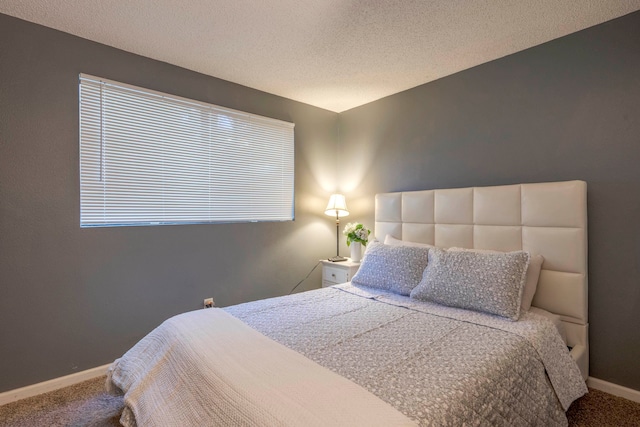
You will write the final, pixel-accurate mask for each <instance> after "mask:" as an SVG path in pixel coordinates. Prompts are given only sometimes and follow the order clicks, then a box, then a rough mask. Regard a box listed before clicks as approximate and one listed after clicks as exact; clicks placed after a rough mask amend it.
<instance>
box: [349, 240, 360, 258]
mask: <svg viewBox="0 0 640 427" xmlns="http://www.w3.org/2000/svg"><path fill="white" fill-rule="evenodd" d="M350 248H351V261H353V262H360V260H361V259H362V243H360V242H352V243H351V246H350Z"/></svg>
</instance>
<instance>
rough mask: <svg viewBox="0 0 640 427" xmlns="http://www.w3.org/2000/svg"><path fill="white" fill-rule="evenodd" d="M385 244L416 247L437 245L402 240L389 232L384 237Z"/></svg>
mask: <svg viewBox="0 0 640 427" xmlns="http://www.w3.org/2000/svg"><path fill="white" fill-rule="evenodd" d="M384 244H385V245H389V246H413V247H414V248H433V247H435V246H433V245H430V244H428V243H418V242H410V241H408V240H400V239H396V238H395V237H393V236H392V235H391V234H387V235H386V237H385V238H384Z"/></svg>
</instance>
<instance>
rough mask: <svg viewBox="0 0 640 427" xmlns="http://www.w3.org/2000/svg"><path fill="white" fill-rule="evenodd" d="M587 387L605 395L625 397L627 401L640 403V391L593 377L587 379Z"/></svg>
mask: <svg viewBox="0 0 640 427" xmlns="http://www.w3.org/2000/svg"><path fill="white" fill-rule="evenodd" d="M587 386H589V387H591V388H595V389H596V390H600V391H604V392H605V393H609V394H613V395H614V396H619V397H624V398H625V399H629V400H632V401H634V402H638V403H640V391H639V390H634V389H632V388H627V387H623V386H621V385H618V384H614V383H610V382H608V381H604V380H599V379H598V378H593V377H589V378H588V379H587Z"/></svg>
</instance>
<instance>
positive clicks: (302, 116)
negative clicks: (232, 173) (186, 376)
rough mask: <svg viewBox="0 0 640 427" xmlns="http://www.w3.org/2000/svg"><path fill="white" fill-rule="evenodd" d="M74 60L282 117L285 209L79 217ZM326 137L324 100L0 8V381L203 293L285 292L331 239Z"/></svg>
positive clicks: (18, 382) (41, 374)
mask: <svg viewBox="0 0 640 427" xmlns="http://www.w3.org/2000/svg"><path fill="white" fill-rule="evenodd" d="M81 72H82V73H89V74H93V75H96V76H101V77H106V78H109V79H114V80H117V81H122V82H126V83H129V84H133V85H139V86H143V87H147V88H150V89H154V90H159V91H163V92H169V93H173V94H177V95H180V96H184V97H188V98H193V99H198V100H201V101H205V102H211V103H215V104H218V105H223V106H226V107H231V108H235V109H239V110H243V111H248V112H252V113H256V114H260V115H264V116H268V117H273V118H276V119H281V120H286V121H291V122H294V123H295V124H296V128H295V141H296V147H295V148H296V154H295V156H296V160H295V167H296V175H295V179H296V220H295V221H294V222H285V223H259V224H227V225H185V226H162V227H120V228H102V229H82V230H81V229H80V226H79V211H80V208H79V178H78V74H79V73H81ZM336 138H337V114H335V113H331V112H328V111H326V110H321V109H318V108H315V107H311V106H308V105H305V104H301V103H297V102H294V101H291V100H287V99H284V98H281V97H277V96H274V95H270V94H266V93H263V92H259V91H256V90H252V89H249V88H246V87H243V86H239V85H235V84H231V83H228V82H225V81H222V80H219V79H215V78H212V77H207V76H204V75H201V74H198V73H194V72H190V71H187V70H184V69H181V68H178V67H175V66H171V65H168V64H166V63H162V62H158V61H153V60H151V59H147V58H143V57H140V56H137V55H133V54H130V53H126V52H123V51H120V50H117V49H113V48H110V47H107V46H104V45H100V44H97V43H93V42H90V41H87V40H84V39H81V38H78V37H73V36H71V35H68V34H64V33H61V32H58V31H54V30H51V29H48V28H44V27H41V26H38V25H34V24H30V23H27V22H24V21H20V20H17V19H14V18H11V17H8V16H6V15H0V392H1V391H5V390H10V389H14V388H17V387H21V386H25V385H29V384H33V383H36V382H40V381H44V380H47V379H51V378H55V377H59V376H62V375H67V374H70V373H73V372H77V371H82V370H84V369H88V368H93V367H95V366H100V365H103V364H106V363H109V362H111V361H113V359H115V358H116V357H119V356H121V355H122V354H123V353H124V352H125V351H126V350H128V349H129V348H130V347H131V346H132V345H133V344H134V343H135V342H136V341H137V340H139V339H140V338H141V337H142V336H143V335H144V334H145V333H147V332H148V331H149V330H151V329H152V328H153V327H155V326H157V325H158V324H159V323H160V322H161V321H162V320H164V319H166V318H167V317H169V316H172V315H174V314H177V313H180V312H184V311H187V310H192V309H196V308H200V307H201V306H202V300H203V299H204V298H205V297H210V296H212V297H214V298H215V300H216V302H217V304H218V305H222V306H224V305H230V304H235V303H239V302H244V301H249V300H254V299H259V298H265V297H270V296H275V295H282V294H285V293H288V292H289V290H290V289H291V288H292V287H293V286H294V285H295V284H296V283H297V282H298V281H299V280H301V279H302V278H304V277H305V275H306V274H307V273H308V272H309V270H311V268H312V267H313V266H314V264H316V262H317V261H318V259H320V258H323V257H324V258H326V257H327V256H331V255H333V254H334V252H335V229H334V225H335V223H334V222H333V221H332V220H331V218H329V217H327V216H325V215H324V214H323V211H324V207H325V206H326V203H327V200H328V196H329V194H330V193H331V192H333V191H334V190H335V186H336V176H335V171H336V168H335V167H336V166H335V144H336ZM327 147H328V148H329V149H327ZM345 248H346V246H345ZM318 286H320V269H319V268H318V269H317V270H316V271H315V272H314V274H313V275H312V276H311V277H310V278H309V280H308V281H306V282H305V283H304V284H303V285H301V288H300V289H310V288H314V287H318Z"/></svg>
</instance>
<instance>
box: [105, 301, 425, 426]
mask: <svg viewBox="0 0 640 427" xmlns="http://www.w3.org/2000/svg"><path fill="white" fill-rule="evenodd" d="M107 386H108V388H109V390H110V391H111V392H112V393H115V394H117V393H122V390H126V393H124V396H125V411H124V412H123V415H122V418H121V422H122V423H123V424H124V425H125V426H134V425H136V424H137V425H140V426H213V425H215V426H327V425H331V426H359V425H361V426H409V425H415V424H414V423H413V422H412V421H411V420H410V419H409V418H407V417H406V416H404V415H403V414H401V413H400V412H399V411H397V410H396V409H395V408H393V407H392V406H391V405H389V404H387V403H385V402H384V401H382V400H381V399H379V398H378V397H376V396H374V395H373V394H371V393H369V392H368V391H366V390H365V389H364V388H362V387H360V386H359V385H357V384H355V383H353V382H351V381H349V380H347V379H345V378H343V377H341V376H340V375H338V374H335V373H333V372H331V371H330V370H329V369H327V368H324V367H322V366H320V365H318V364H317V363H315V362H313V361H311V360H310V359H308V358H306V357H304V356H302V355H300V354H299V353H297V352H295V351H293V350H290V349H288V348H286V347H284V346H283V345H281V344H278V343H277V342H275V341H273V340H271V339H269V338H267V337H265V336H264V335H262V334H260V333H259V332H257V331H255V330H254V329H252V328H250V327H249V326H247V325H246V324H244V323H243V322H241V321H240V320H238V319H236V318H235V317H233V316H231V315H229V314H227V313H225V312H224V311H223V310H220V309H209V310H199V311H194V312H190V313H186V314H183V315H180V316H176V317H173V318H171V319H169V320H167V321H166V322H164V323H163V324H162V325H160V326H159V327H158V328H156V329H155V330H154V331H152V332H151V333H149V335H147V336H146V337H145V338H143V339H142V340H141V341H140V342H139V343H138V344H136V345H135V346H134V347H133V348H132V349H131V350H129V351H128V352H127V353H126V354H125V355H124V356H123V357H122V358H120V359H118V360H116V361H115V362H114V363H113V364H112V365H111V367H110V368H109V371H108V378H107Z"/></svg>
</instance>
